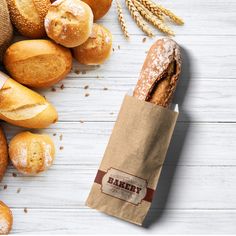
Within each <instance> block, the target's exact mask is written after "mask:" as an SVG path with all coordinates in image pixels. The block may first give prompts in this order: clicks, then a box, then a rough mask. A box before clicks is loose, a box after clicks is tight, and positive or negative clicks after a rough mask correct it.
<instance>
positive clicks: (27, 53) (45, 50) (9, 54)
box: [4, 40, 72, 88]
mask: <svg viewBox="0 0 236 236" xmlns="http://www.w3.org/2000/svg"><path fill="white" fill-rule="evenodd" d="M4 65H5V67H6V69H7V70H8V72H9V73H10V75H11V77H12V78H13V79H15V80H16V81H18V82H19V83H21V84H25V85H27V86H30V87H35V88H45V87H49V86H51V85H53V84H55V83H57V82H58V81H60V80H62V79H64V78H65V76H66V75H67V74H68V73H69V72H70V70H71V68H72V55H71V52H70V50H69V49H67V48H64V47H62V46H60V45H58V44H56V43H54V42H52V41H50V40H24V41H20V42H17V43H14V44H12V45H11V46H10V47H9V48H8V49H7V51H6V53H5V55H4Z"/></svg>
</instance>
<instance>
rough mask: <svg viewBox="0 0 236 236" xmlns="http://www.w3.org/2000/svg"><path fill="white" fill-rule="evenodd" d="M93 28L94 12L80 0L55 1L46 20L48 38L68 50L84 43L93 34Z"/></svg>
mask: <svg viewBox="0 0 236 236" xmlns="http://www.w3.org/2000/svg"><path fill="white" fill-rule="evenodd" d="M92 26H93V13H92V10H91V8H90V7H89V6H88V5H87V4H86V3H84V2H82V1H80V0H58V1H55V2H54V3H53V4H52V5H51V7H50V8H49V11H48V14H47V16H46V18H45V29H46V32H47V35H48V37H49V38H51V39H53V40H54V41H55V42H57V43H59V44H61V45H63V46H65V47H68V48H73V47H77V46H79V45H81V44H82V43H84V42H85V41H86V40H87V39H88V37H89V36H90V34H91V32H92Z"/></svg>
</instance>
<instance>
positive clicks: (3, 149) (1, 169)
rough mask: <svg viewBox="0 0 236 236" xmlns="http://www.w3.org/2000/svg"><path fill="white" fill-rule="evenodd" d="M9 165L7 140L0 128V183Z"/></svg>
mask: <svg viewBox="0 0 236 236" xmlns="http://www.w3.org/2000/svg"><path fill="white" fill-rule="evenodd" d="M7 165H8V151H7V140H6V137H5V135H4V133H3V130H2V128H1V127H0V182H1V180H2V178H3V176H4V174H5V171H6V169H7Z"/></svg>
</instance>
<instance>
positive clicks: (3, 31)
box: [0, 0, 13, 61]
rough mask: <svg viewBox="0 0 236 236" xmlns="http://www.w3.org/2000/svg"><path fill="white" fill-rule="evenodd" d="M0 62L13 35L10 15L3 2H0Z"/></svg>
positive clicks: (5, 3)
mask: <svg viewBox="0 0 236 236" xmlns="http://www.w3.org/2000/svg"><path fill="white" fill-rule="evenodd" d="M0 35H1V37H0V61H1V60H2V57H3V54H4V52H5V50H6V49H7V47H8V45H9V43H10V41H11V39H12V35H13V29H12V25H11V21H10V15H9V11H8V7H7V2H6V1H5V0H1V1H0Z"/></svg>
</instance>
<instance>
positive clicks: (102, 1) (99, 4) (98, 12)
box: [83, 0, 112, 20]
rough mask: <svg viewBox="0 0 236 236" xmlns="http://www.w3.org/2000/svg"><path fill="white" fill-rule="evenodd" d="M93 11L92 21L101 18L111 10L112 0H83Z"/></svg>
mask: <svg viewBox="0 0 236 236" xmlns="http://www.w3.org/2000/svg"><path fill="white" fill-rule="evenodd" d="M83 2H86V3H87V4H88V5H89V6H90V7H91V8H92V11H93V15H94V20H98V19H100V18H102V17H103V16H104V15H106V13H107V12H108V11H109V9H110V8H111V4H112V0H83Z"/></svg>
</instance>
